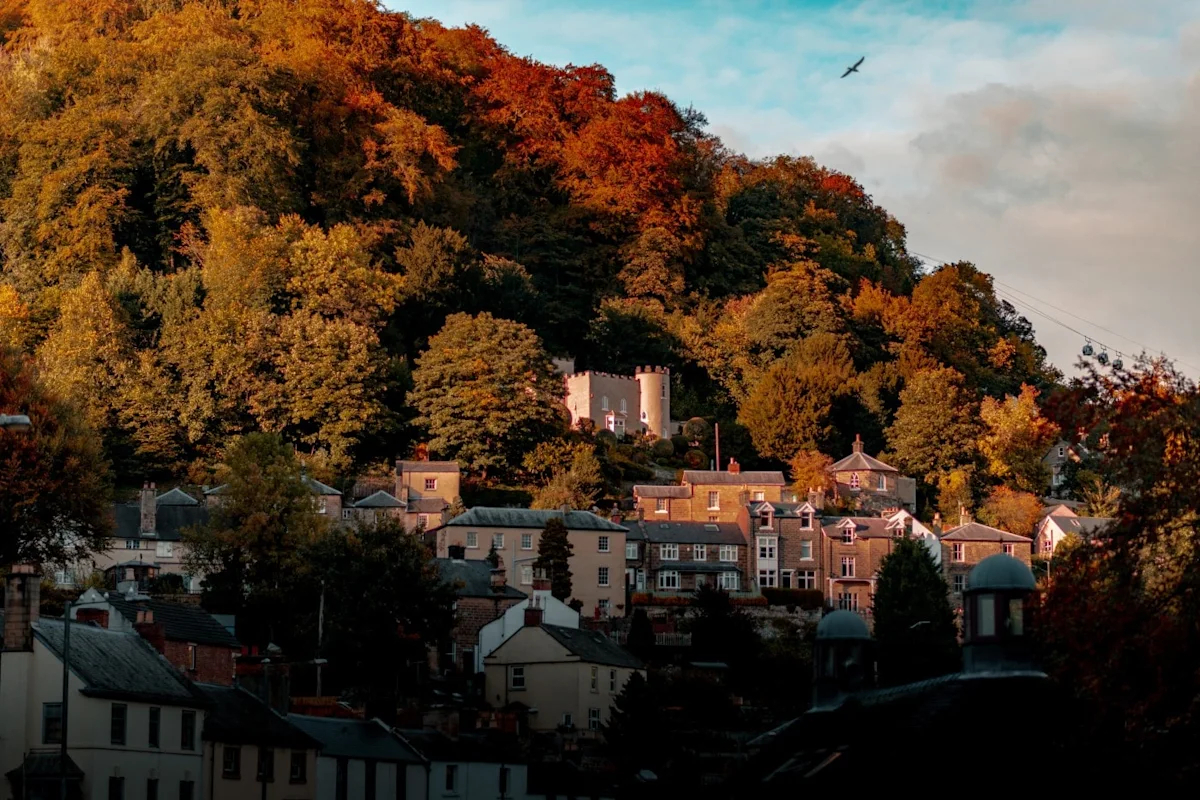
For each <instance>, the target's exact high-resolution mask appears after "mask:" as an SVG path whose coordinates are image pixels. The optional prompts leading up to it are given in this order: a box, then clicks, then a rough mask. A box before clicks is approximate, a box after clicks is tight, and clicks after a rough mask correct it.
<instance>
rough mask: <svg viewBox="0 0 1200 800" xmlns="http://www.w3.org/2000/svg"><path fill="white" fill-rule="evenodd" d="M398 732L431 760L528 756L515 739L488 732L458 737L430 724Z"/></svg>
mask: <svg viewBox="0 0 1200 800" xmlns="http://www.w3.org/2000/svg"><path fill="white" fill-rule="evenodd" d="M510 705H519V704H516V703H513V704H510ZM396 733H397V734H399V735H400V737H401V738H403V739H404V740H405V742H406V743H407V744H408V746H409V747H411V748H412V749H413V750H415V751H416V752H418V753H420V754H421V755H422V756H424V757H425V758H426V759H428V760H429V761H458V762H467V763H476V764H478V763H489V762H490V763H494V764H516V763H521V762H523V761H524V760H525V757H524V756H522V754H521V752H520V748H519V746H517V745H516V743H515V742H514V741H511V740H509V741H504V740H501V739H500V737H497V736H489V735H488V734H486V733H460V734H459V736H458V738H457V739H451V738H450V737H449V736H447V735H446V734H444V733H442V732H441V731H438V730H432V729H429V728H425V729H422V730H397V731H396Z"/></svg>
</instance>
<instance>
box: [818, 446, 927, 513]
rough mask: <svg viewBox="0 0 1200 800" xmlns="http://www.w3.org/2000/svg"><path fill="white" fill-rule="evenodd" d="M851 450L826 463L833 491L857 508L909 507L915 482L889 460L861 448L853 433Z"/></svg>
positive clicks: (914, 497) (912, 503)
mask: <svg viewBox="0 0 1200 800" xmlns="http://www.w3.org/2000/svg"><path fill="white" fill-rule="evenodd" d="M852 447H853V452H851V453H850V455H848V456H846V457H845V458H843V459H841V460H840V461H837V462H834V463H833V464H831V465H830V466H829V467H828V471H829V474H830V476H831V477H832V478H833V483H834V492H835V495H836V496H837V497H838V498H840V499H849V500H850V501H851V502H852V503H853V505H854V508H855V509H856V510H858V511H866V512H868V513H879V512H882V511H884V510H886V509H891V508H907V509H908V510H910V511H911V510H913V509H914V508H916V503H917V483H916V481H915V480H913V479H912V478H906V477H904V476H903V475H901V474H900V471H899V470H898V469H896V468H895V467H893V466H892V465H890V464H885V463H883V462H882V461H880V460H879V459H877V458H872V457H871V456H869V455H867V454H866V453H864V452H863V442H862V437H861V436H859V435H857V434H856V435H855V437H854V444H853V446H852Z"/></svg>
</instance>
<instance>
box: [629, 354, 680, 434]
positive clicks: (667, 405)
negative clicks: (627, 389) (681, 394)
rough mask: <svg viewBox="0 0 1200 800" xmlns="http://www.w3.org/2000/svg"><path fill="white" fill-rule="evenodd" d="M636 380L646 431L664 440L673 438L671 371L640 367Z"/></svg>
mask: <svg viewBox="0 0 1200 800" xmlns="http://www.w3.org/2000/svg"><path fill="white" fill-rule="evenodd" d="M634 378H635V379H636V380H637V382H638V387H639V389H640V401H641V402H640V403H639V405H640V406H641V412H642V413H641V422H642V424H643V425H644V426H645V427H646V430H647V431H649V432H650V433H653V434H654V435H656V436H659V437H661V438H663V439H669V438H670V436H671V431H670V426H671V370H669V369H667V368H666V367H638V368H637V369H635V370H634Z"/></svg>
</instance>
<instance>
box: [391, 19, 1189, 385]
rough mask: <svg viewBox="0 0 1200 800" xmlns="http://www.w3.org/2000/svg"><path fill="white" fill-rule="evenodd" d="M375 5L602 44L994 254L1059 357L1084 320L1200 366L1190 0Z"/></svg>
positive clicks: (947, 243)
mask: <svg viewBox="0 0 1200 800" xmlns="http://www.w3.org/2000/svg"><path fill="white" fill-rule="evenodd" d="M385 5H387V6H389V7H391V8H394V9H397V10H404V11H407V12H409V13H410V14H412V15H413V16H415V17H433V18H436V19H439V20H441V21H442V22H443V23H445V24H447V25H454V26H458V25H464V24H468V23H474V24H477V25H480V26H482V27H484V28H486V29H488V30H489V31H490V32H491V33H492V35H493V36H494V37H495V38H496V39H497V41H499V42H500V43H501V44H503V45H504V46H506V47H507V48H508V49H509V50H510V51H511V52H513V53H516V54H517V55H522V56H531V57H532V58H535V59H537V60H538V61H542V62H545V63H550V64H558V65H564V64H568V63H570V64H592V63H600V64H602V65H604V66H605V67H606V68H607V69H608V70H609V71H610V72H611V73H612V74H613V75H614V76H615V78H616V84H617V90H618V92H620V93H622V94H624V93H627V92H633V91H638V90H643V89H650V90H656V91H661V92H663V93H664V94H666V95H667V96H669V97H670V98H671V99H672V100H674V101H675V102H676V103H677V104H679V105H680V106H683V107H686V106H694V107H695V108H696V109H698V110H699V111H701V112H703V113H704V115H705V116H706V117H707V119H708V121H709V130H710V131H711V132H712V133H715V134H716V135H718V136H720V137H721V139H722V140H723V141H724V142H725V143H726V145H728V146H729V147H730V148H732V149H735V150H738V151H740V152H743V153H746V154H747V155H749V156H751V157H757V158H761V157H768V156H772V155H776V154H781V153H782V154H788V155H809V156H812V157H814V158H815V159H816V160H817V161H818V162H819V163H821V164H823V165H824V166H827V167H831V168H834V169H838V170H842V171H845V172H847V173H848V174H850V175H852V176H853V177H855V178H856V179H857V180H858V181H859V182H860V183H861V184H862V185H863V186H864V188H865V189H866V190H867V191H868V192H869V193H870V194H871V195H872V197H873V198H874V199H875V201H876V202H878V203H879V204H880V205H882V206H883V207H884V208H886V209H887V210H888V211H889V212H891V213H892V214H893V215H894V216H895V217H896V218H897V219H899V220H900V222H902V223H904V225H905V226H906V227H907V230H908V244H909V249H910V251H911V252H914V253H917V254H920V255H922V256H924V257H927V258H930V259H933V260H934V261H956V260H960V259H961V260H967V261H972V262H974V263H975V264H977V265H978V266H979V267H980V268H981V269H983V270H985V271H987V272H989V273H991V274H992V275H993V276H994V277H995V279H996V288H997V290H998V291H1000V292H1001V293H1003V294H1004V295H1007V297H1008V298H1010V299H1013V300H1016V301H1019V302H1018V303H1017V304H1016V305H1017V308H1018V310H1020V311H1021V312H1022V313H1023V314H1024V315H1025V316H1026V317H1027V318H1028V319H1029V320H1030V321H1031V322H1032V323H1033V324H1034V327H1035V329H1036V331H1037V335H1038V340H1039V341H1040V342H1041V343H1042V344H1043V345H1044V346H1045V347H1046V349H1047V350H1048V351H1049V354H1050V358H1051V360H1052V361H1053V362H1054V363H1055V364H1056V365H1057V366H1058V367H1059V368H1060V369H1063V370H1064V372H1066V373H1067V374H1071V373H1072V372H1073V371H1074V370H1073V366H1074V364H1075V362H1076V360H1077V357H1078V354H1079V352H1080V348H1081V347H1082V346H1083V344H1084V341H1085V337H1090V338H1091V339H1092V340H1093V341H1095V342H1098V343H1102V344H1104V345H1107V346H1108V348H1109V352H1110V353H1111V354H1114V355H1115V353H1116V352H1118V351H1120V352H1121V353H1124V354H1125V355H1126V356H1127V357H1128V356H1136V355H1137V354H1138V353H1140V352H1142V351H1143V349H1145V350H1147V351H1148V352H1149V353H1151V354H1153V355H1157V354H1159V353H1164V352H1165V353H1166V354H1167V355H1168V356H1170V357H1171V358H1173V359H1175V360H1176V362H1177V364H1178V366H1179V367H1180V368H1181V369H1182V370H1183V371H1184V372H1185V373H1186V374H1188V375H1189V376H1190V377H1192V378H1193V379H1196V378H1200V263H1198V260H1200V2H1198V1H1197V0H1136V1H1135V0H940V1H939V0H864V1H863V2H857V1H856V0H842V1H836V0H793V2H782V1H781V0H774V2H767V1H766V0H763V1H761V2H758V1H756V0H741V1H740V2H724V1H723V0H711V1H709V0H694V2H683V1H682V0H680V1H678V2H676V1H674V0H661V1H660V2H656V1H655V0H644V2H633V1H626V0H609V1H608V2H597V1H596V0H557V2H551V1H550V0H385ZM860 56H866V60H865V61H864V63H863V65H862V67H860V72H859V73H857V74H854V75H851V76H849V77H848V78H845V79H842V78H841V77H840V76H841V74H842V72H843V71H844V69H845V67H846V66H848V65H850V64H852V63H854V62H855V61H857V60H858V58H859V57H860ZM1021 304H1024V305H1021ZM1029 307H1032V308H1035V309H1037V312H1034V311H1032V310H1029ZM1054 307H1057V308H1054ZM1052 320H1054V321H1052ZM1058 323H1065V325H1067V326H1070V327H1071V328H1074V329H1075V330H1074V331H1072V330H1068V329H1066V328H1064V327H1063V326H1062V325H1060V324H1058ZM1105 329H1108V330H1105ZM1096 349H1097V351H1099V350H1100V349H1101V348H1100V347H1097V348H1096Z"/></svg>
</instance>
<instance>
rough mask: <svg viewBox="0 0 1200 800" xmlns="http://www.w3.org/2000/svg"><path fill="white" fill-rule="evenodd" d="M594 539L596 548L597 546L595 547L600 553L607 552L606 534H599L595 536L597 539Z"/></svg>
mask: <svg viewBox="0 0 1200 800" xmlns="http://www.w3.org/2000/svg"><path fill="white" fill-rule="evenodd" d="M596 541H597V545H596V548H597V549H598V550H599V551H600V552H601V553H607V552H608V537H607V536H600V537H598V538H597V540H596Z"/></svg>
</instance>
